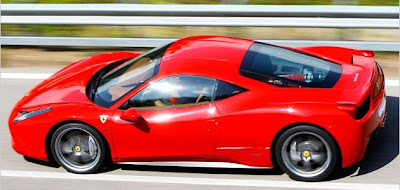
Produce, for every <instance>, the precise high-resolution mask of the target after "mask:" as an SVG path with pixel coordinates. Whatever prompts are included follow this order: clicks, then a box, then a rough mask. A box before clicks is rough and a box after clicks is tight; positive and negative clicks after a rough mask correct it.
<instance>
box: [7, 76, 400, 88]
mask: <svg viewBox="0 0 400 190" xmlns="http://www.w3.org/2000/svg"><path fill="white" fill-rule="evenodd" d="M0 75H1V78H2V79H47V78H49V77H50V76H51V75H53V74H49V73H1V74H0ZM385 82H386V86H399V80H386V81H385Z"/></svg>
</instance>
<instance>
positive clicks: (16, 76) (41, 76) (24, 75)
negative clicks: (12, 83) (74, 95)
mask: <svg viewBox="0 0 400 190" xmlns="http://www.w3.org/2000/svg"><path fill="white" fill-rule="evenodd" d="M51 75H53V74H44V73H1V74H0V76H1V78H2V79H47V78H49V77H50V76H51Z"/></svg>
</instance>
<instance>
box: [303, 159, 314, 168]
mask: <svg viewBox="0 0 400 190" xmlns="http://www.w3.org/2000/svg"><path fill="white" fill-rule="evenodd" d="M302 163H303V168H305V169H307V170H312V169H313V166H312V162H311V161H303V162H302Z"/></svg>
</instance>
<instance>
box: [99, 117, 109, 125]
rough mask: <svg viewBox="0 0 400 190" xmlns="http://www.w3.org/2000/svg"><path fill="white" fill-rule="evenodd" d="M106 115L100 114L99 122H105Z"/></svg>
mask: <svg viewBox="0 0 400 190" xmlns="http://www.w3.org/2000/svg"><path fill="white" fill-rule="evenodd" d="M107 118H108V115H100V121H101V123H103V124H104V123H105V122H106V121H107Z"/></svg>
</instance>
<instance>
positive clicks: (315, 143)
mask: <svg viewBox="0 0 400 190" xmlns="http://www.w3.org/2000/svg"><path fill="white" fill-rule="evenodd" d="M308 142H309V143H310V144H312V145H313V146H314V147H315V148H316V149H317V150H318V151H321V149H323V148H324V144H322V142H321V141H319V140H308Z"/></svg>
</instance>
